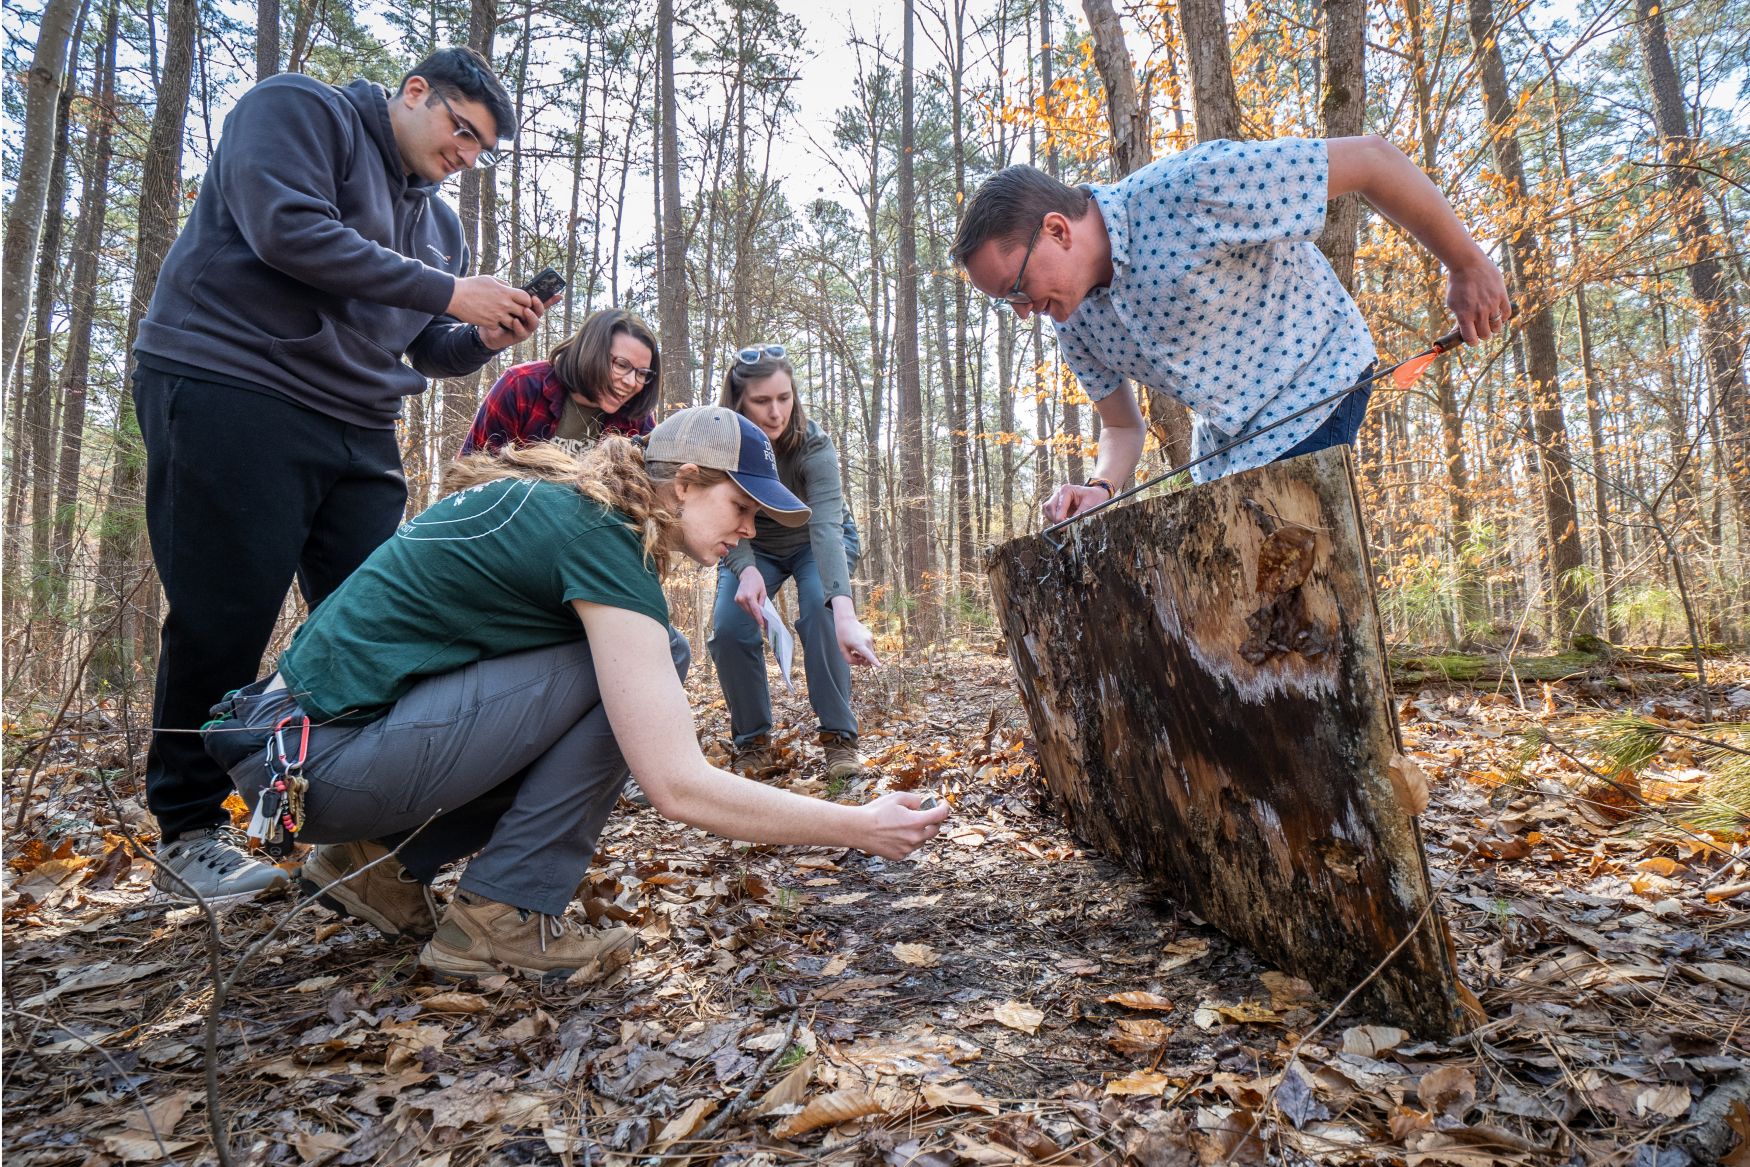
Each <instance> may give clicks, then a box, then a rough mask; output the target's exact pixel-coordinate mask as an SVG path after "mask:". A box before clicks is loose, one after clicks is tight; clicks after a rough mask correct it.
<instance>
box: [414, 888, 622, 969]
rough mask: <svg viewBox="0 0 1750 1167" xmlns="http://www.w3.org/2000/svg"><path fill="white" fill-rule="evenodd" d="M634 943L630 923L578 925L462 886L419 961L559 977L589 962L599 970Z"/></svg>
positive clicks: (432, 966)
mask: <svg viewBox="0 0 1750 1167" xmlns="http://www.w3.org/2000/svg"><path fill="white" fill-rule="evenodd" d="M637 949H638V933H636V932H634V931H633V930H632V929H630V928H584V927H579V926H577V925H575V924H572V923H570V922H568V921H567V920H565V919H564V918H563V917H561V916H543V915H542V914H541V913H539V912H531V911H528V910H526V909H524V908H517V907H512V906H511V905H510V904H501V903H497V902H495V901H493V900H486V899H480V898H479V897H477V896H470V895H468V894H467V893H465V892H464V893H458V894H457V896H456V898H455V899H453V900H451V901H450V906H449V907H448V908H447V909H446V910H445V911H444V919H443V923H441V924H439V925H438V930H437V935H435V936H433V937H432V938H431V939H430V940H428V941H427V942H426V945H425V947H424V948H422V949H420V952H419V963H420V964H422V965H424V966H425V967H426V968H428V969H430V970H431V971H432V972H434V973H437V974H438V975H440V976H445V977H484V976H491V975H492V974H493V973H497V972H513V973H521V974H523V975H524V976H533V977H541V978H547V977H564V976H570V975H571V974H572V973H574V972H576V971H577V970H578V969H580V968H586V967H588V966H589V965H591V964H596V965H598V966H599V967H600V968H601V969H602V971H604V972H606V971H609V970H611V969H616V968H619V967H620V966H621V965H623V964H625V963H627V962H628V961H630V960H631V959H632V954H633V953H634V952H636V951H637Z"/></svg>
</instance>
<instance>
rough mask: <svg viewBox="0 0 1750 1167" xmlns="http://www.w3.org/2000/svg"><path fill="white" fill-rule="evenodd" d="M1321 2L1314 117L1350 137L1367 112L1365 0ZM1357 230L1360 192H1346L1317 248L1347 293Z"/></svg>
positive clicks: (1329, 131) (1330, 132)
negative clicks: (1319, 83)
mask: <svg viewBox="0 0 1750 1167" xmlns="http://www.w3.org/2000/svg"><path fill="white" fill-rule="evenodd" d="M1409 2H1410V3H1419V2H1420V0H1409ZM1321 7H1322V8H1323V10H1324V16H1325V23H1324V28H1323V29H1322V30H1321V33H1322V35H1321V38H1320V46H1319V55H1320V59H1321V60H1322V62H1323V64H1324V69H1323V74H1324V86H1323V89H1322V92H1320V94H1319V123H1320V126H1321V127H1322V129H1323V131H1324V135H1325V137H1327V138H1352V137H1355V136H1356V135H1358V134H1360V133H1361V130H1362V126H1363V123H1364V121H1365V119H1366V115H1367V71H1366V49H1367V0H1324V3H1323V4H1322V5H1321ZM1360 231H1361V196H1360V195H1357V194H1346V195H1344V196H1343V197H1342V198H1340V199H1336V200H1335V201H1333V202H1332V203H1331V204H1330V206H1329V207H1328V208H1327V209H1326V212H1325V229H1324V231H1323V232H1322V233H1321V234H1320V235H1319V250H1320V251H1322V252H1324V253H1325V258H1326V259H1328V260H1330V261H1331V268H1332V270H1334V271H1335V272H1336V273H1337V278H1338V279H1339V280H1341V281H1342V283H1343V287H1344V288H1345V289H1347V290H1348V291H1349V292H1350V293H1353V292H1354V291H1355V241H1356V237H1357V235H1358V234H1359V233H1360Z"/></svg>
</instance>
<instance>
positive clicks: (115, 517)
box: [91, 0, 200, 689]
mask: <svg viewBox="0 0 1750 1167" xmlns="http://www.w3.org/2000/svg"><path fill="white" fill-rule="evenodd" d="M199 21H200V5H199V3H198V0H169V4H168V12H167V14H166V17H165V21H164V72H163V76H162V78H161V80H160V84H159V87H158V104H157V108H155V109H154V110H153V111H152V128H151V131H150V133H149V134H148V136H147V140H146V156H145V161H144V163H143V165H142V166H141V168H140V201H139V238H138V243H137V245H136V247H135V249H134V287H133V295H132V297H131V299H130V301H129V304H128V330H127V352H128V360H127V377H126V378H125V381H124V383H125V384H127V385H130V386H131V385H132V384H133V371H134V356H133V350H134V337H135V336H136V335H137V334H138V332H139V329H140V319H141V317H143V316H145V314H146V308H147V306H148V305H149V304H150V303H151V301H152V289H153V288H155V287H156V286H157V284H158V272H159V270H160V269H161V268H162V267H163V266H164V257H165V256H166V255H167V254H169V252H170V245H171V244H172V243H174V242H175V241H176V230H177V226H178V223H179V222H180V216H181V212H182V203H183V199H182V197H181V196H182V133H183V126H184V124H185V122H186V121H187V118H188V95H189V85H190V82H191V81H192V80H193V77H194V38H195V32H196V30H197V29H198V27H199ZM115 446H116V448H115V461H114V467H113V472H112V474H111V475H110V488H109V497H108V499H107V500H106V501H105V503H104V511H103V519H102V522H101V524H100V527H99V531H98V549H97V584H98V589H99V593H100V596H99V598H100V601H101V602H100V604H99V606H98V612H99V618H98V621H97V625H96V627H97V628H98V629H100V630H105V629H113V630H114V631H113V634H111V635H110V636H108V637H107V638H106V643H105V644H104V645H103V646H102V647H100V648H99V649H98V651H97V652H96V653H95V654H94V655H93V657H92V661H91V678H92V680H93V681H94V682H95V683H96V684H97V685H99V686H100V687H109V688H117V689H119V688H121V687H123V686H124V685H126V684H127V682H128V681H129V680H130V679H131V678H132V676H133V675H134V665H135V663H136V662H138V663H139V664H140V666H141V671H142V672H149V669H148V668H147V667H146V662H145V661H144V660H143V659H142V657H143V656H144V655H145V654H147V653H149V651H150V649H149V648H145V647H143V646H144V645H145V642H146V638H147V624H148V621H147V618H146V610H145V608H143V607H140V606H138V605H136V604H130V600H129V597H130V596H135V592H136V588H137V585H138V583H139V580H140V577H141V574H142V573H144V572H147V571H150V570H151V559H150V556H149V554H148V552H147V550H146V540H145V530H146V524H145V489H144V488H145V479H146V451H145V448H144V446H143V445H142V444H141V441H140V426H139V422H138V421H137V420H136V419H135V417H134V398H133V394H132V393H131V392H130V393H123V394H121V395H120V412H119V416H118V417H117V419H116V433H115ZM138 598H139V597H137V596H136V599H138ZM145 603H147V604H148V605H151V606H155V604H152V601H151V600H146V601H145Z"/></svg>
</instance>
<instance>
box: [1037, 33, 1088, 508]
mask: <svg viewBox="0 0 1750 1167" xmlns="http://www.w3.org/2000/svg"><path fill="white" fill-rule="evenodd" d="M1051 4H1052V0H1039V91H1040V93H1042V94H1043V95H1044V98H1045V101H1044V108H1045V109H1046V110H1047V111H1048V112H1049V111H1050V109H1051V103H1052V98H1053V97H1054V96H1055V94H1056V90H1057V78H1056V60H1055V56H1056V53H1057V43H1056V41H1055V40H1054V39H1053V37H1052V35H1051ZM1062 169H1063V168H1062V167H1061V166H1060V165H1058V157H1057V131H1056V129H1055V128H1054V127H1052V126H1050V125H1049V124H1048V125H1047V132H1046V135H1045V172H1046V173H1047V174H1049V175H1051V177H1053V178H1058V177H1060V176H1061V172H1062ZM1055 357H1056V354H1055V350H1054V352H1053V360H1052V370H1053V372H1054V374H1055V373H1056V372H1057V370H1058V369H1059V368H1060V367H1061V366H1060V365H1059V364H1058V362H1057V361H1056V359H1055ZM1051 388H1052V392H1053V393H1056V394H1059V395H1061V396H1062V398H1063V446H1064V472H1065V473H1066V474H1067V475H1068V476H1069V481H1071V482H1080V481H1081V480H1082V410H1081V406H1080V405H1078V404H1077V403H1076V400H1075V398H1074V397H1073V396H1072V395H1071V394H1072V390H1071V389H1070V388H1069V387H1068V386H1067V385H1066V384H1065V383H1064V379H1063V378H1062V377H1061V376H1055V375H1054V376H1053V377H1052V379H1051Z"/></svg>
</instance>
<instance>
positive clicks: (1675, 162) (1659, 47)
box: [1635, 0, 1750, 520]
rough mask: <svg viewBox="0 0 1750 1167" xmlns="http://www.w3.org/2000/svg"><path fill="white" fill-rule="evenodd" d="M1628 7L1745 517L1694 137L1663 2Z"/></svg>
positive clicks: (1734, 392) (1746, 484) (1719, 289)
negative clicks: (1631, 10) (1633, 14)
mask: <svg viewBox="0 0 1750 1167" xmlns="http://www.w3.org/2000/svg"><path fill="white" fill-rule="evenodd" d="M1635 12H1636V15H1637V16H1638V17H1639V19H1638V20H1637V21H1636V23H1635V33H1636V36H1637V37H1638V39H1639V41H1640V46H1641V59H1642V61H1643V63H1644V64H1645V66H1646V70H1647V78H1648V80H1649V81H1650V82H1651V83H1652V90H1653V117H1654V120H1655V121H1656V122H1657V124H1658V130H1659V149H1660V153H1661V155H1662V156H1663V162H1664V166H1663V173H1664V179H1665V185H1666V187H1667V189H1669V190H1670V192H1671V197H1672V200H1673V201H1674V202H1675V203H1676V204H1677V234H1678V238H1680V239H1682V240H1683V252H1684V256H1685V258H1686V259H1687V261H1688V262H1687V265H1686V269H1685V270H1686V271H1687V273H1688V275H1689V287H1690V290H1691V291H1692V292H1693V293H1694V294H1695V301H1696V308H1697V309H1698V311H1699V312H1700V315H1701V343H1702V351H1703V353H1704V356H1705V359H1706V362H1707V377H1708V387H1709V389H1710V390H1711V395H1712V397H1713V408H1714V410H1715V412H1716V413H1717V415H1718V417H1719V421H1720V426H1719V429H1720V439H1721V443H1722V445H1723V447H1724V450H1723V454H1724V457H1723V459H1722V461H1723V463H1724V465H1725V467H1726V473H1727V474H1728V475H1730V477H1731V480H1732V483H1733V486H1734V487H1735V489H1736V491H1737V495H1738V503H1739V509H1740V513H1741V514H1743V515H1744V516H1745V517H1746V519H1747V520H1750V401H1747V400H1746V395H1745V390H1744V373H1743V369H1742V367H1741V358H1742V356H1743V351H1744V340H1743V337H1742V336H1741V335H1740V334H1739V332H1738V325H1737V320H1736V316H1737V312H1736V310H1735V307H1734V305H1733V301H1732V296H1731V293H1730V290H1729V288H1728V285H1727V283H1726V281H1725V280H1724V279H1722V278H1721V274H1720V261H1719V253H1720V245H1719V240H1718V239H1717V238H1716V237H1715V235H1714V233H1713V227H1712V224H1711V223H1709V221H1708V211H1707V196H1706V193H1705V192H1704V191H1703V189H1702V183H1701V175H1702V172H1703V169H1704V167H1703V166H1702V164H1701V163H1700V161H1699V150H1700V142H1699V141H1698V140H1697V138H1696V136H1695V135H1694V134H1693V133H1691V132H1690V128H1689V118H1688V115H1687V113H1686V112H1685V105H1684V97H1683V88H1682V86H1681V85H1680V84H1679V82H1678V79H1677V66H1676V65H1675V64H1674V63H1673V61H1672V58H1671V42H1670V39H1669V37H1668V36H1667V34H1666V31H1665V11H1664V5H1662V4H1661V3H1659V2H1658V0H1635Z"/></svg>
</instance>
